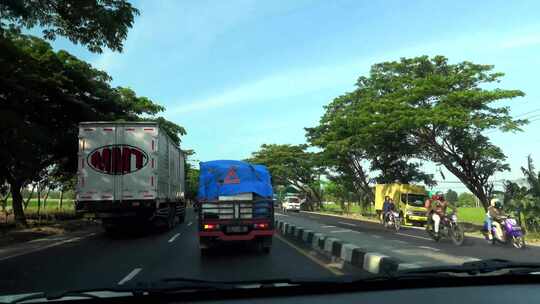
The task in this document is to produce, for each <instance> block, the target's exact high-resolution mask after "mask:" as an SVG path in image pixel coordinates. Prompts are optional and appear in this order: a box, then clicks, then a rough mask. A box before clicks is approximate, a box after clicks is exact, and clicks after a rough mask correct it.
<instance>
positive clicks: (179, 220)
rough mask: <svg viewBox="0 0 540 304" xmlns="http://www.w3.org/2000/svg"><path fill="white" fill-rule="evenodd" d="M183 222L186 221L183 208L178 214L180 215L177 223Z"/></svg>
mask: <svg viewBox="0 0 540 304" xmlns="http://www.w3.org/2000/svg"><path fill="white" fill-rule="evenodd" d="M185 221H186V208H184V210H183V211H182V213H180V215H179V216H178V223H179V224H182V223H183V222H185Z"/></svg>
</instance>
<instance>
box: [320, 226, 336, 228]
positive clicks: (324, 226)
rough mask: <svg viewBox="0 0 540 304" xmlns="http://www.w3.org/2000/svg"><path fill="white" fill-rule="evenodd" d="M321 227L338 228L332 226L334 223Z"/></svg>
mask: <svg viewBox="0 0 540 304" xmlns="http://www.w3.org/2000/svg"><path fill="white" fill-rule="evenodd" d="M321 228H336V226H332V225H324V226H321Z"/></svg>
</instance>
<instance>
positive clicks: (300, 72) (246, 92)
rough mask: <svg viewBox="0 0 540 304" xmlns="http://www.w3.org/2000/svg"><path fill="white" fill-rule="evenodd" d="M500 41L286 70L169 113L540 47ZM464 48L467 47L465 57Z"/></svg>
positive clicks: (441, 45)
mask: <svg viewBox="0 0 540 304" xmlns="http://www.w3.org/2000/svg"><path fill="white" fill-rule="evenodd" d="M499 37H500V35H497V36H494V35H493V33H479V34H477V35H469V36H464V37H457V38H454V39H452V40H447V41H434V42H432V43H429V44H423V45H419V46H415V47H411V48H404V49H401V50H395V51H392V52H388V53H386V54H378V55H376V56H372V57H363V58H357V59H349V60H348V61H345V62H340V63H339V64H336V65H333V66H318V67H317V66H315V67H308V68H296V69H286V70H284V71H283V72H282V73H278V74H274V75H270V76H267V77H262V78H260V79H258V80H255V81H252V82H249V83H244V84H242V85H240V86H237V87H233V88H230V89H228V90H226V91H224V92H221V93H219V94H215V95H213V96H209V97H206V98H203V99H201V100H182V101H178V102H175V103H174V104H180V105H179V106H177V107H176V108H170V110H169V111H167V113H168V114H170V115H174V114H181V113H182V114H183V113H190V112H197V111H203V110H209V109H215V108H220V107H223V106H226V105H232V104H239V103H244V102H262V101H267V100H273V99H279V98H283V97H293V96H297V95H301V94H306V93H310V92H314V91H317V90H321V89H328V88H340V89H343V90H344V91H343V92H345V91H346V90H348V89H349V88H350V89H352V88H353V85H354V82H355V80H356V78H357V77H358V76H359V75H360V74H365V73H367V72H368V70H369V66H370V65H371V64H373V63H376V62H382V61H385V60H397V59H399V57H407V56H418V55H422V54H426V55H438V54H443V55H446V56H449V58H450V60H451V61H459V60H470V58H471V57H474V56H475V55H479V54H482V53H485V52H486V50H492V51H495V50H493V48H491V47H488V46H492V47H494V46H499V49H501V48H517V47H526V46H532V45H536V44H540V34H530V35H524V36H517V37H516V34H515V33H512V32H509V33H505V34H504V35H503V38H502V39H500V38H499ZM464 46H467V47H466V52H465V54H464ZM456 56H459V57H456Z"/></svg>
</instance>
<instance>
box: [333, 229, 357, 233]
mask: <svg viewBox="0 0 540 304" xmlns="http://www.w3.org/2000/svg"><path fill="white" fill-rule="evenodd" d="M351 231H352V230H349V229H342V230H332V231H330V232H329V233H342V232H351Z"/></svg>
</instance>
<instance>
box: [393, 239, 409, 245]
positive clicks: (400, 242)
mask: <svg viewBox="0 0 540 304" xmlns="http://www.w3.org/2000/svg"><path fill="white" fill-rule="evenodd" d="M392 242H394V243H398V244H404V245H407V244H409V243H407V242H404V241H401V240H392Z"/></svg>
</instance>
